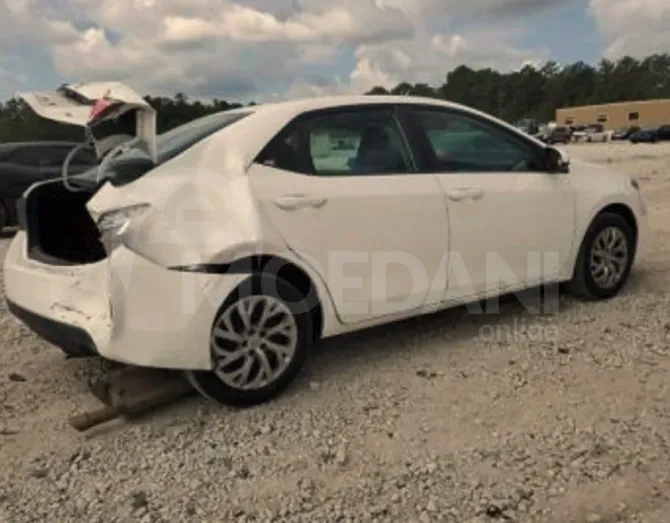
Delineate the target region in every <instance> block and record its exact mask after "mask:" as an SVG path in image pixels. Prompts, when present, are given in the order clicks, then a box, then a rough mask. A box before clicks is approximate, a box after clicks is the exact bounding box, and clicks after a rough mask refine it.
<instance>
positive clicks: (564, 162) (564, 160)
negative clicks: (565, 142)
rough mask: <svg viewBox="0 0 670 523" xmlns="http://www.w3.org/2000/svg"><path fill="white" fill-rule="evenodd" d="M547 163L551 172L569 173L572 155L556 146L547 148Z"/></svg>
mask: <svg viewBox="0 0 670 523" xmlns="http://www.w3.org/2000/svg"><path fill="white" fill-rule="evenodd" d="M545 165H546V167H547V170H548V171H549V172H551V173H567V172H569V171H570V157H569V156H568V154H567V153H565V152H564V151H561V150H560V149H557V148H555V147H547V148H546V149H545Z"/></svg>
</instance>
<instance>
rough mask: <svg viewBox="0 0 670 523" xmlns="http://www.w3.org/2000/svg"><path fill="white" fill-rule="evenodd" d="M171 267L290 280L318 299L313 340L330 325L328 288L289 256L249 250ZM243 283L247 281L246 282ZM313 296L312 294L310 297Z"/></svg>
mask: <svg viewBox="0 0 670 523" xmlns="http://www.w3.org/2000/svg"><path fill="white" fill-rule="evenodd" d="M171 269H172V270H186V271H194V272H206V273H209V274H248V275H249V276H255V275H264V276H268V275H270V276H273V277H277V278H281V279H282V280H284V281H285V282H287V283H289V284H290V285H292V286H293V287H295V289H296V290H297V291H298V292H299V293H300V294H301V295H302V296H303V298H305V299H307V298H308V297H310V296H313V297H314V299H315V301H316V303H314V307H312V308H311V309H310V314H311V316H312V322H313V324H312V325H313V327H314V341H317V340H318V339H320V338H321V337H322V335H323V333H324V330H325V329H326V328H327V322H328V320H329V317H330V315H331V314H330V308H329V307H328V305H329V303H328V302H327V301H326V299H325V294H327V291H325V290H324V289H322V288H321V287H320V286H319V280H318V276H317V275H311V274H310V271H309V269H307V268H305V267H303V266H301V264H300V263H298V262H296V261H295V260H291V259H290V258H289V256H284V255H278V254H269V253H247V254H243V255H240V256H238V257H236V258H235V259H234V260H233V261H231V262H227V263H216V262H215V263H208V264H201V265H191V266H173V267H171ZM240 285H244V282H243V283H241V284H240ZM310 299H311V298H310Z"/></svg>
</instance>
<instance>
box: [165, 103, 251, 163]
mask: <svg viewBox="0 0 670 523" xmlns="http://www.w3.org/2000/svg"><path fill="white" fill-rule="evenodd" d="M250 114H251V111H247V112H234V113H229V112H223V113H217V114H212V115H209V116H203V117H202V118H198V119H197V120H193V121H192V122H188V123H185V124H183V125H180V126H179V127H175V128H174V129H171V130H170V131H167V132H165V133H163V134H160V135H159V136H158V140H157V141H156V145H157V147H158V163H159V164H161V163H163V162H165V161H167V160H169V159H170V158H173V157H174V156H176V155H178V154H179V153H181V152H183V151H185V150H186V149H188V148H189V147H192V146H194V145H195V144H196V143H198V142H199V141H200V140H204V139H205V138H207V137H208V136H210V135H212V134H214V133H215V132H217V131H220V130H221V129H223V128H224V127H228V126H229V125H230V124H232V123H235V122H237V121H238V120H241V119H242V118H244V117H245V116H249V115H250Z"/></svg>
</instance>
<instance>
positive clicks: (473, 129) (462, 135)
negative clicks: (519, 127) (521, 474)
mask: <svg viewBox="0 0 670 523" xmlns="http://www.w3.org/2000/svg"><path fill="white" fill-rule="evenodd" d="M412 115H413V117H414V119H415V122H416V123H417V124H418V126H419V128H420V129H421V130H422V131H423V132H424V133H425V135H426V137H427V139H428V142H429V143H430V147H431V149H432V153H433V154H434V156H435V161H436V164H437V165H436V168H437V169H438V170H439V171H440V172H459V171H470V172H478V171H480V172H496V171H528V170H535V158H536V155H535V151H534V149H533V147H532V146H531V145H530V144H526V143H524V142H523V141H522V140H520V139H516V138H515V137H513V136H511V135H510V133H509V132H507V131H506V130H505V129H502V128H498V127H497V126H496V125H495V124H494V123H489V122H484V121H481V120H479V119H475V118H471V117H469V116H467V115H464V114H461V113H458V112H455V111H444V110H433V109H413V110H412Z"/></svg>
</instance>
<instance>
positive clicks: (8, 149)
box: [0, 142, 97, 231]
mask: <svg viewBox="0 0 670 523" xmlns="http://www.w3.org/2000/svg"><path fill="white" fill-rule="evenodd" d="M76 145H77V144H76V143H70V142H16V143H4V144H0V231H1V230H2V229H4V228H5V227H11V226H13V225H16V224H17V215H16V202H17V200H18V199H19V198H20V197H21V195H22V194H23V193H24V192H25V191H26V189H28V187H30V186H31V185H32V184H33V183H35V182H39V181H44V180H49V179H52V178H57V177H58V176H60V175H61V169H62V167H63V163H64V162H65V159H66V157H67V155H68V154H69V153H70V151H72V149H73V148H74V147H75V146H76ZM96 163H97V159H96V156H95V153H94V152H93V151H92V150H90V151H88V150H82V151H80V152H78V153H77V154H76V156H75V157H74V158H73V159H72V162H71V164H70V170H71V172H73V173H76V172H82V171H84V170H86V169H89V168H90V167H91V166H92V165H95V164H96Z"/></svg>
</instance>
